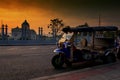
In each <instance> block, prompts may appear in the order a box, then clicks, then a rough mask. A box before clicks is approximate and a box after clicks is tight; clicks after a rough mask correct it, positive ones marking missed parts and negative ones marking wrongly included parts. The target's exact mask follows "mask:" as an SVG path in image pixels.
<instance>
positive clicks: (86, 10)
mask: <svg viewBox="0 0 120 80" xmlns="http://www.w3.org/2000/svg"><path fill="white" fill-rule="evenodd" d="M107 1H109V3H108V2H107ZM113 3H114V4H113ZM101 4H102V6H101ZM99 13H101V14H102V25H115V26H120V16H119V14H120V11H119V6H118V5H117V2H113V0H106V1H102V0H91V1H89V0H77V1H76V0H69V2H68V1H67V0H14V1H11V0H0V21H1V23H3V24H8V27H9V33H11V28H15V27H16V26H19V27H21V24H22V23H23V22H24V20H25V19H26V20H27V21H28V22H29V24H30V28H31V29H34V30H35V31H36V32H37V31H38V27H43V28H44V33H46V34H47V33H48V31H49V30H48V29H47V25H48V24H49V23H50V19H54V18H60V19H62V20H63V22H64V24H65V25H69V26H78V25H82V24H84V23H85V22H87V23H88V24H89V25H90V26H97V25H98V15H99Z"/></svg>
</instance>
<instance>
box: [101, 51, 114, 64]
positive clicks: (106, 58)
mask: <svg viewBox="0 0 120 80" xmlns="http://www.w3.org/2000/svg"><path fill="white" fill-rule="evenodd" d="M114 62H116V57H115V54H112V53H110V54H109V55H107V56H104V57H103V63H105V64H108V63H114Z"/></svg>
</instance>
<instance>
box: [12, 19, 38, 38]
mask: <svg viewBox="0 0 120 80" xmlns="http://www.w3.org/2000/svg"><path fill="white" fill-rule="evenodd" d="M36 36H37V34H36V32H35V31H34V30H33V29H32V30H31V29H30V25H29V23H28V22H27V20H25V21H24V22H23V23H22V24H21V28H19V27H16V28H13V29H12V37H13V39H14V40H36Z"/></svg>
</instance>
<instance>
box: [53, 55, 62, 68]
mask: <svg viewBox="0 0 120 80" xmlns="http://www.w3.org/2000/svg"><path fill="white" fill-rule="evenodd" d="M51 62H52V65H53V66H54V68H55V69H60V68H62V67H63V64H64V58H63V56H60V55H55V56H54V57H53V58H52V61H51Z"/></svg>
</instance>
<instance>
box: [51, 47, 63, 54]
mask: <svg viewBox="0 0 120 80" xmlns="http://www.w3.org/2000/svg"><path fill="white" fill-rule="evenodd" d="M53 52H55V53H63V51H62V50H61V49H60V48H57V49H55V50H54V51H53Z"/></svg>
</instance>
